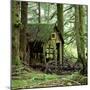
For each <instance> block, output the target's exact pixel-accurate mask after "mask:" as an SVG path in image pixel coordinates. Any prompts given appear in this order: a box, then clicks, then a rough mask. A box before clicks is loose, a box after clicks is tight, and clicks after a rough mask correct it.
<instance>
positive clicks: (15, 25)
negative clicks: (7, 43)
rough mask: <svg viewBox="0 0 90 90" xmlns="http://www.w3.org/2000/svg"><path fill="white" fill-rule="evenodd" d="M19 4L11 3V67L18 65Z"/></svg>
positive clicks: (16, 2) (17, 2)
mask: <svg viewBox="0 0 90 90" xmlns="http://www.w3.org/2000/svg"><path fill="white" fill-rule="evenodd" d="M19 15H20V2H19V1H12V65H19V64H20V58H19V32H20V17H19Z"/></svg>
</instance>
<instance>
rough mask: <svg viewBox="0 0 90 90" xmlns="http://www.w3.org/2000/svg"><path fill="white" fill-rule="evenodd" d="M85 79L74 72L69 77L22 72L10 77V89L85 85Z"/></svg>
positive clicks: (32, 71)
mask: <svg viewBox="0 0 90 90" xmlns="http://www.w3.org/2000/svg"><path fill="white" fill-rule="evenodd" d="M86 84H87V77H85V76H82V75H80V74H79V73H77V72H75V73H73V74H70V75H56V74H45V73H42V72H40V71H34V70H32V69H31V70H30V71H29V72H27V71H25V70H23V73H21V74H18V75H17V76H12V89H14V90H15V89H22V88H36V87H37V88H38V87H51V86H72V85H73V86H75V85H86Z"/></svg>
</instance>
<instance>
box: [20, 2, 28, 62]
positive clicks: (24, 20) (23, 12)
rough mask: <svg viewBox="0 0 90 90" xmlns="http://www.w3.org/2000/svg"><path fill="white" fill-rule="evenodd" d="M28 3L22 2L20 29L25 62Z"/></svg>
mask: <svg viewBox="0 0 90 90" xmlns="http://www.w3.org/2000/svg"><path fill="white" fill-rule="evenodd" d="M27 5H28V2H25V1H22V2H21V23H22V26H21V29H20V58H21V60H22V61H23V62H25V59H26V58H25V56H26V45H27V40H26V30H27Z"/></svg>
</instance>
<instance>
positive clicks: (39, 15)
mask: <svg viewBox="0 0 90 90" xmlns="http://www.w3.org/2000/svg"><path fill="white" fill-rule="evenodd" d="M38 11H39V13H38V22H39V23H41V10H40V2H39V3H38Z"/></svg>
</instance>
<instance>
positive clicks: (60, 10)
mask: <svg viewBox="0 0 90 90" xmlns="http://www.w3.org/2000/svg"><path fill="white" fill-rule="evenodd" d="M57 25H58V30H59V32H60V33H61V35H62V36H63V4H57ZM63 48H64V45H63V44H62V61H61V63H62V65H63ZM59 64H60V63H59Z"/></svg>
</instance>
